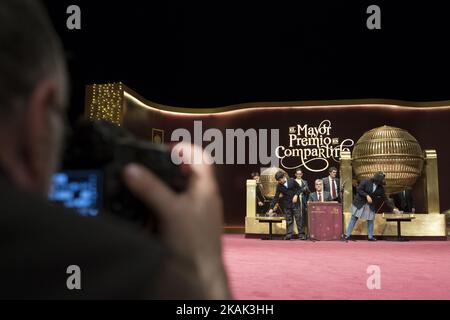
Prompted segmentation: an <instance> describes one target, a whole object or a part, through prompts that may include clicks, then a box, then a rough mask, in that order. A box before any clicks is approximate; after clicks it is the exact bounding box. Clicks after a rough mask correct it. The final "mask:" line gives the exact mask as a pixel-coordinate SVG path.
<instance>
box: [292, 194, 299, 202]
mask: <svg viewBox="0 0 450 320" xmlns="http://www.w3.org/2000/svg"><path fill="white" fill-rule="evenodd" d="M297 201H298V196H297V195H295V196H294V197H293V198H292V203H297Z"/></svg>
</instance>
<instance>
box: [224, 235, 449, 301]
mask: <svg viewBox="0 0 450 320" xmlns="http://www.w3.org/2000/svg"><path fill="white" fill-rule="evenodd" d="M223 244H224V260H225V265H226V268H227V271H228V275H229V281H230V285H231V289H232V293H233V297H234V298H235V299H239V300H241V299H273V300H281V299H282V300H303V299H399V300H405V299H430V300H438V299H450V272H449V270H450V241H409V242H392V241H377V242H368V241H365V240H358V241H349V242H347V243H346V242H341V241H317V242H311V241H300V240H291V241H282V240H273V241H262V240H260V239H248V238H247V239H246V238H245V236H244V235H243V234H242V235H241V234H226V235H224V237H223ZM371 266H372V267H371ZM377 267H379V271H380V273H379V274H380V277H379V283H378V284H379V285H380V289H376V288H375V289H368V285H367V282H368V279H369V278H371V279H372V280H373V279H374V278H373V277H374V276H375V274H373V272H374V270H376V269H377ZM368 268H369V272H370V273H368ZM375 283H376V282H373V281H369V285H372V286H373V284H375Z"/></svg>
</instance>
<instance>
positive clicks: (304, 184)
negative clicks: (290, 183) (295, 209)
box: [295, 168, 311, 239]
mask: <svg viewBox="0 0 450 320" xmlns="http://www.w3.org/2000/svg"><path fill="white" fill-rule="evenodd" d="M295 181H297V183H298V184H299V186H300V188H301V189H302V190H303V191H302V193H301V194H300V200H301V201H300V203H299V204H298V205H299V207H300V226H301V229H300V230H299V231H298V232H299V238H300V239H306V234H305V227H306V226H307V223H308V197H309V194H310V193H311V191H310V190H309V186H308V181H306V180H304V179H303V171H302V169H300V168H298V169H297V170H295Z"/></svg>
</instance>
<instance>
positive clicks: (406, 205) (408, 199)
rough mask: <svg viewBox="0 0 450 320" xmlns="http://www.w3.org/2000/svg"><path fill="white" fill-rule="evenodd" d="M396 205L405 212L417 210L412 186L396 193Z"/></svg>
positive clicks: (394, 197)
mask: <svg viewBox="0 0 450 320" xmlns="http://www.w3.org/2000/svg"><path fill="white" fill-rule="evenodd" d="M392 198H393V199H394V203H395V206H396V207H397V208H398V209H399V210H401V211H403V212H412V213H415V212H416V205H415V204H414V197H413V195H412V190H411V189H410V188H408V189H405V190H403V191H402V192H399V193H396V194H394V196H393V197H392Z"/></svg>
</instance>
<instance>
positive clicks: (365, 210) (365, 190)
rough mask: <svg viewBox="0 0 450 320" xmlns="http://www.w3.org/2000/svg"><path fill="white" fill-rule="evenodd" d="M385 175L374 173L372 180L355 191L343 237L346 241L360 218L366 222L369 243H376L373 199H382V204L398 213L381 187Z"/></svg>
mask: <svg viewBox="0 0 450 320" xmlns="http://www.w3.org/2000/svg"><path fill="white" fill-rule="evenodd" d="M384 179H385V174H384V173H383V172H381V171H379V172H377V173H375V175H374V176H373V178H371V179H367V180H364V181H362V182H361V183H360V184H359V186H358V189H357V192H356V196H355V198H354V199H353V203H352V206H351V207H350V212H351V213H352V218H351V220H350V223H349V224H348V228H347V234H346V236H345V237H344V239H345V240H348V239H349V238H350V236H351V234H352V231H353V228H354V227H355V224H356V221H357V220H358V219H359V218H361V219H363V220H367V235H368V240H369V241H376V239H375V238H374V237H373V221H374V219H375V206H374V200H375V199H377V198H378V199H383V200H384V202H385V203H386V204H387V205H388V206H389V208H391V209H392V210H393V211H394V213H399V210H398V209H396V208H395V207H394V205H393V203H392V201H391V200H390V199H389V198H388V197H387V196H386V193H385V191H384V187H383V185H384V184H385V180H384Z"/></svg>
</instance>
